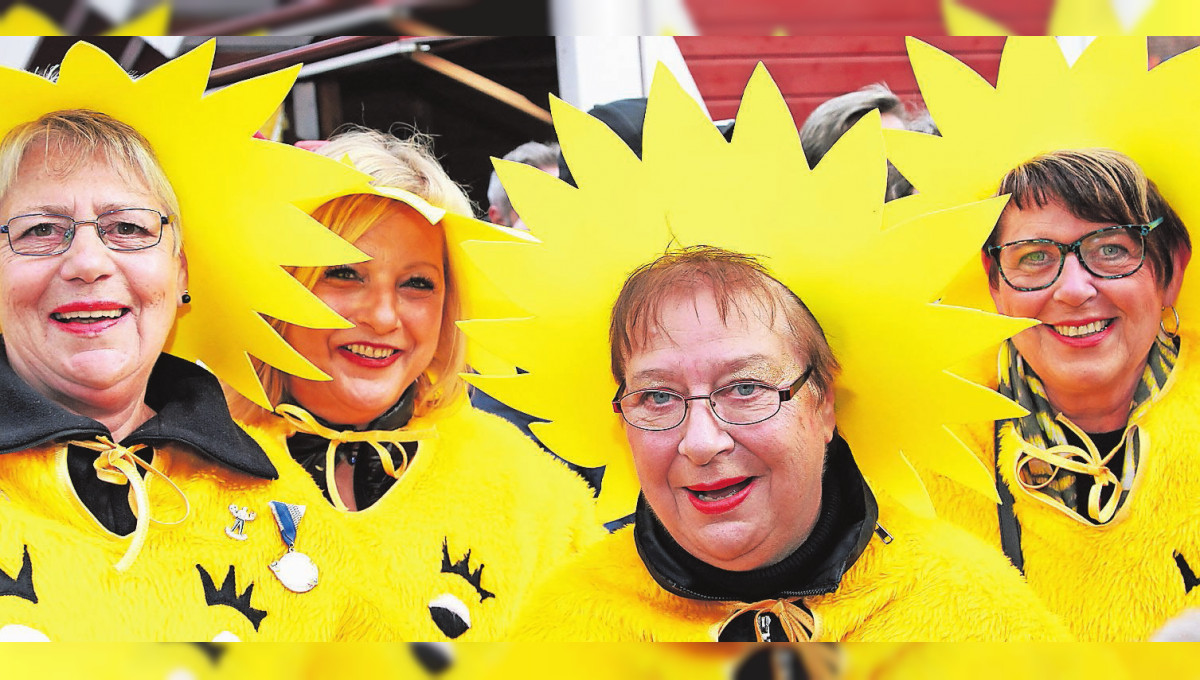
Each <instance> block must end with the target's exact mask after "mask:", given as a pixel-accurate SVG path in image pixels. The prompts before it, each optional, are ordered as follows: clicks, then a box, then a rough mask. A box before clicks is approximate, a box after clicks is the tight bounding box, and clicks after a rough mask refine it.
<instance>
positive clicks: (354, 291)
mask: <svg viewBox="0 0 1200 680" xmlns="http://www.w3.org/2000/svg"><path fill="white" fill-rule="evenodd" d="M394 205H395V208H394V209H392V210H389V211H387V212H386V213H385V214H384V215H383V217H381V218H380V219H378V220H377V221H376V222H375V223H374V224H373V225H372V226H371V227H370V228H369V229H368V230H367V231H366V232H365V233H364V234H363V235H362V236H361V237H360V238H359V239H358V240H357V241H355V242H354V245H355V246H356V247H358V249H359V250H362V251H363V252H364V253H366V254H367V255H369V256H371V260H369V261H367V262H363V263H360V264H351V265H344V266H339V267H330V268H328V269H326V270H324V271H323V272H322V273H321V274H320V276H319V278H318V279H317V283H316V286H315V287H314V288H313V292H314V293H315V294H316V295H317V297H319V298H321V300H323V301H324V302H325V304H327V305H329V306H330V307H332V308H333V310H334V311H336V312H337V313H338V314H341V315H342V316H343V317H345V318H346V320H348V321H350V322H351V323H353V324H354V328H349V329H342V330H321V329H311V328H302V327H298V326H291V327H289V328H287V329H286V330H285V331H284V338H285V339H286V340H287V341H288V342H290V343H291V344H292V346H293V347H295V348H296V349H297V350H298V351H299V352H300V353H301V354H303V355H304V356H305V357H306V358H308V360H309V361H311V362H313V364H315V365H316V366H317V368H320V369H321V370H322V371H324V372H325V373H327V374H328V375H329V376H330V377H331V378H332V380H330V381H329V382H317V381H311V380H304V379H302V378H296V377H293V376H288V378H287V382H286V389H287V391H288V393H290V394H291V395H292V397H293V398H294V399H295V400H296V401H297V402H298V403H299V405H300V406H302V407H303V408H305V409H307V410H309V411H311V412H313V413H314V414H316V415H317V416H320V417H321V418H324V419H325V420H327V421H330V422H334V423H339V424H343V425H354V426H360V425H364V424H366V423H368V422H370V421H371V420H373V419H374V418H376V417H378V416H380V415H382V414H383V413H384V412H385V411H387V409H389V408H390V407H391V406H392V405H394V404H395V403H396V402H397V401H399V399H400V395H401V394H403V393H404V390H405V389H406V388H407V387H408V386H409V385H411V384H412V383H413V381H415V380H416V379H417V377H418V376H419V375H421V373H422V372H423V371H425V369H426V368H428V367H429V364H430V362H431V361H432V360H433V356H434V352H435V351H436V350H437V345H438V335H439V330H440V327H441V324H442V311H443V307H444V304H445V297H446V278H445V270H444V266H443V262H444V255H443V254H444V251H445V244H444V242H443V237H442V230H441V228H439V227H436V226H432V225H430V224H429V223H428V222H426V221H425V220H424V218H422V217H421V216H420V215H419V214H417V212H416V211H414V210H413V209H412V208H409V207H408V206H405V205H403V204H401V203H398V202H396V203H395V204H394Z"/></svg>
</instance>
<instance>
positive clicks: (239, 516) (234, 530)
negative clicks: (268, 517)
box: [225, 503, 258, 541]
mask: <svg viewBox="0 0 1200 680" xmlns="http://www.w3.org/2000/svg"><path fill="white" fill-rule="evenodd" d="M229 513H230V514H231V515H233V526H231V527H225V535H226V536H228V537H230V538H232V539H233V540H235V541H244V540H246V534H245V533H244V532H245V531H246V522H253V521H254V518H256V517H258V515H256V514H254V512H253V511H251V510H250V508H239V507H238V506H237V504H236V503H234V504H230V506H229Z"/></svg>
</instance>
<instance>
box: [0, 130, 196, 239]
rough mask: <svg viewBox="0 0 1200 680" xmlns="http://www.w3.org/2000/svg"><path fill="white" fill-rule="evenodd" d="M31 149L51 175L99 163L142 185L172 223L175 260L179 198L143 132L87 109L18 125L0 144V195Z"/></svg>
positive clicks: (178, 234)
mask: <svg viewBox="0 0 1200 680" xmlns="http://www.w3.org/2000/svg"><path fill="white" fill-rule="evenodd" d="M35 144H37V145H40V146H41V147H42V149H43V150H44V152H45V158H46V166H47V168H46V169H47V170H48V171H49V172H51V173H52V174H54V175H57V176H63V177H65V176H66V175H69V174H71V173H73V172H75V171H76V170H78V169H79V168H80V167H81V166H83V165H84V164H86V163H89V162H91V161H92V160H93V159H95V158H100V159H101V160H103V161H104V164H105V165H107V166H109V167H111V168H112V169H114V170H115V171H116V172H117V174H118V175H120V177H121V179H123V180H125V181H126V182H131V183H132V182H140V183H143V184H145V185H146V187H147V188H148V189H150V191H151V193H153V194H154V196H155V197H156V198H158V200H160V201H161V202H162V204H163V206H165V207H166V210H167V213H168V214H169V215H170V216H171V218H172V219H171V222H170V224H171V231H172V233H173V234H174V236H175V245H174V249H175V250H174V254H175V255H179V252H180V248H181V247H182V244H183V238H182V231H181V229H180V221H179V199H178V198H177V197H176V196H175V189H174V188H172V187H171V182H170V181H169V180H168V179H167V174H166V173H165V172H164V171H163V169H162V165H161V164H159V162H158V157H157V156H155V154H154V149H153V148H151V146H150V142H149V141H147V140H146V138H145V137H143V136H142V135H141V133H139V132H138V131H137V130H135V129H133V128H132V127H130V126H129V125H126V124H125V123H122V122H121V121H119V120H116V119H115V118H113V117H112V116H109V115H108V114H104V113H100V112H99V111H91V110H88V109H65V110H62V111H52V112H50V113H47V114H45V115H43V116H41V117H40V118H38V119H37V120H31V121H29V122H26V123H21V124H20V125H17V126H16V127H14V128H13V129H11V130H9V132H8V134H7V135H5V136H4V140H3V141H0V196H4V195H5V194H7V193H8V191H9V190H10V189H11V188H12V185H13V183H14V182H16V181H17V173H18V171H19V170H20V167H21V162H22V161H23V160H25V156H26V155H28V154H29V152H30V151H31V150H32V149H33V148H34V145H35ZM51 160H53V165H51ZM128 207H149V206H128ZM5 217H12V215H7V216H5Z"/></svg>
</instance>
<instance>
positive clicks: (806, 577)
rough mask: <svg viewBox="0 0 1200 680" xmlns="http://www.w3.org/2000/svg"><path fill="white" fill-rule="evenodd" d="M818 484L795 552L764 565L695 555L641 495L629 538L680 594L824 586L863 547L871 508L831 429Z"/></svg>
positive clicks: (782, 593)
mask: <svg viewBox="0 0 1200 680" xmlns="http://www.w3.org/2000/svg"><path fill="white" fill-rule="evenodd" d="M821 485H822V503H821V513H820V515H819V516H818V517H817V522H816V524H815V525H814V526H813V530H812V533H811V534H810V535H809V537H808V539H807V540H806V541H805V542H804V543H803V544H802V545H801V546H800V547H799V548H797V549H796V551H795V552H793V553H792V554H791V555H788V556H787V557H785V558H784V559H783V560H781V561H780V562H778V563H776V564H773V565H770V566H767V567H762V568H760V569H754V570H750V571H727V570H724V569H719V568H717V567H714V566H712V565H710V564H707V563H705V562H703V561H701V560H699V559H697V558H696V557H694V556H692V555H691V554H690V553H688V552H687V551H686V550H684V549H683V548H682V547H680V545H679V544H678V543H676V542H675V540H674V539H673V538H671V535H670V534H669V533H667V531H666V529H665V528H664V527H663V525H662V522H660V521H659V519H658V517H656V516H655V515H654V511H653V510H651V509H650V506H649V505H648V504H647V503H646V500H645V498H643V497H639V498H638V506H637V511H636V512H635V514H634V529H633V532H634V533H633V536H634V543H635V545H636V546H637V550H638V554H639V555H640V556H641V558H642V562H643V563H644V564H645V565H646V569H647V571H649V572H650V575H651V576H653V577H654V580H655V581H656V582H658V584H659V585H660V586H662V587H663V588H664V589H665V590H667V591H668V592H671V593H674V594H675V595H679V596H681V597H686V598H690V599H698V600H720V601H741V602H757V601H759V600H766V599H776V598H792V597H808V596H811V595H819V594H824V593H831V592H833V591H834V590H837V587H838V585H839V584H840V583H841V580H842V576H843V575H844V574H845V573H846V571H847V570H848V569H849V568H850V566H851V565H853V564H854V562H855V560H857V559H858V558H859V556H860V555H862V552H863V550H865V549H866V546H867V543H868V542H870V540H871V534H872V532H873V531H874V529H875V522H876V520H877V519H878V516H879V509H878V506H877V505H876V503H875V497H874V496H873V495H872V494H871V490H870V489H868V488H867V485H866V482H865V481H864V480H863V477H862V473H860V472H859V471H858V467H857V466H856V465H855V463H854V457H853V456H852V455H851V454H850V447H849V446H847V445H846V441H845V440H844V439H842V438H841V437H840V436H838V435H836V434H835V435H834V438H833V440H832V441H831V442H830V443H829V447H828V449H827V452H826V462H825V474H824V475H823V477H822V482H821Z"/></svg>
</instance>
